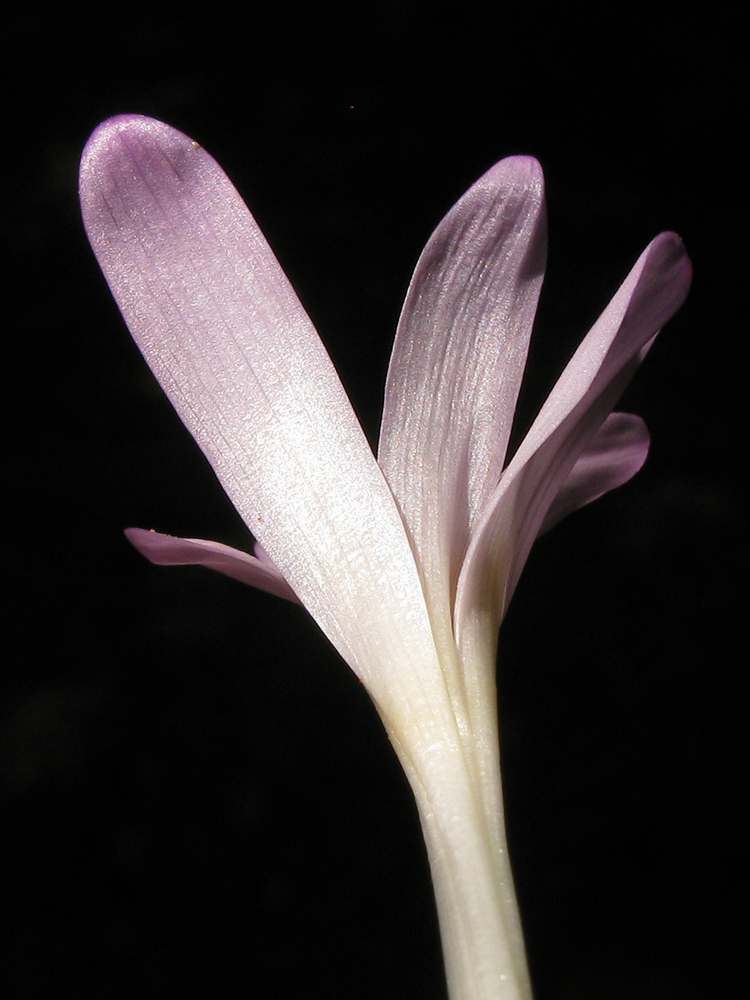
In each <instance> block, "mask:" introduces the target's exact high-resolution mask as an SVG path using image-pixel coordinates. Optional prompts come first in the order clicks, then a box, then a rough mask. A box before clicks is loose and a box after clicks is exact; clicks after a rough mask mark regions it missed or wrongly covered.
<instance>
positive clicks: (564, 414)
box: [456, 233, 691, 662]
mask: <svg viewBox="0 0 750 1000" xmlns="http://www.w3.org/2000/svg"><path fill="white" fill-rule="evenodd" d="M690 278H691V267H690V261H689V260H688V257H687V254H686V253H685V248H684V247H683V245H682V242H681V240H680V239H679V237H677V236H675V234H674V233H662V234H661V236H657V238H656V239H655V240H653V242H652V243H651V244H649V246H648V247H647V248H646V250H645V251H644V252H643V254H641V256H640V258H639V259H638V261H637V263H636V264H635V266H634V267H633V269H632V271H631V272H630V274H629V275H628V277H627V278H626V279H625V281H624V282H623V284H622V286H621V287H620V289H619V291H618V292H617V294H616V295H615V296H614V298H613V299H612V301H611V302H610V304H609V305H608V306H607V308H606V309H605V311H604V312H603V313H602V315H601V316H600V318H599V319H598V320H597V322H596V323H595V324H594V326H593V328H592V329H591V331H590V332H589V334H588V335H587V336H586V338H585V339H584V340H583V342H582V343H581V345H580V347H579V348H578V350H577V351H576V353H575V355H574V356H573V358H572V359H571V361H570V362H569V364H568V366H567V367H566V369H565V371H564V372H563V374H562V375H561V376H560V378H559V380H558V382H557V384H556V386H555V388H554V389H553V391H552V392H551V394H550V396H549V398H548V399H547V402H546V403H545V404H544V406H543V407H542V410H541V412H540V413H539V416H538V417H537V419H536V420H535V421H534V424H533V425H532V427H531V429H530V430H529V433H528V434H527V435H526V437H525V438H524V440H523V442H522V443H521V446H520V447H519V449H518V451H517V452H516V454H515V455H514V457H513V460H512V461H511V463H510V465H509V466H508V468H507V469H506V470H505V471H504V473H503V476H502V479H501V481H500V485H499V486H498V488H497V490H496V491H495V494H494V495H493V496H492V497H491V499H490V501H489V502H488V504H487V506H486V509H485V511H484V513H483V516H482V521H481V524H480V525H479V527H478V528H477V532H476V534H475V535H474V537H473V539H472V543H471V547H470V549H469V552H468V554H467V558H466V563H465V565H464V569H463V571H462V575H461V580H460V582H459V589H458V594H457V607H456V618H457V627H458V630H459V633H460V636H461V638H460V642H461V645H462V648H463V649H465V650H466V655H467V656H468V658H469V660H470V661H471V662H477V657H480V658H481V657H487V656H488V655H489V654H490V653H491V652H492V651H493V650H494V647H495V642H496V636H497V628H498V625H499V623H500V620H501V618H502V615H503V614H504V612H505V609H506V608H507V605H508V602H509V601H510V598H511V596H512V594H513V590H514V589H515V586H516V583H517V582H518V577H519V575H520V572H521V569H522V568H523V565H524V563H525V561H526V558H527V556H528V552H529V549H530V548H531V545H532V543H533V541H534V539H535V538H536V537H537V535H538V533H539V531H540V528H541V526H542V524H543V522H544V519H545V517H546V515H547V512H548V511H549V509H550V508H551V506H552V504H553V503H554V501H555V498H556V496H557V495H558V493H559V491H560V489H561V488H562V487H563V485H564V483H565V482H566V480H567V479H568V476H569V474H570V472H571V470H572V469H573V467H574V466H575V463H576V461H577V460H578V458H579V456H581V455H582V453H583V451H584V449H585V448H586V447H587V445H588V444H589V442H590V441H591V440H592V438H593V437H594V435H595V434H596V432H597V431H598V430H599V428H600V427H601V425H602V424H603V423H604V421H605V419H606V417H607V416H608V415H609V413H610V412H611V411H612V408H613V407H614V405H615V403H616V402H617V399H618V398H619V396H620V395H621V393H622V391H623V389H624V388H625V386H626V385H627V383H628V382H629V380H630V378H631V377H632V375H633V374H634V372H635V371H636V369H637V367H638V365H639V364H640V361H641V360H642V358H643V357H644V355H645V353H646V351H647V350H648V348H649V347H650V346H651V343H652V342H653V339H654V337H655V336H656V334H657V333H658V332H659V330H660V328H661V327H662V325H663V324H664V323H666V321H667V320H668V319H669V318H670V317H671V316H672V315H673V314H674V313H675V312H676V310H677V309H678V308H679V307H680V305H681V304H682V302H683V301H684V299H685V296H686V295H687V292H688V288H689V286H690ZM469 650H471V652H469Z"/></svg>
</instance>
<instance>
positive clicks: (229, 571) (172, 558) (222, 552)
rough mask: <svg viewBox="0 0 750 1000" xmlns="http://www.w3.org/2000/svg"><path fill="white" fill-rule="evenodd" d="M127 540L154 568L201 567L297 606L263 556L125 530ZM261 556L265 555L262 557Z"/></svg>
mask: <svg viewBox="0 0 750 1000" xmlns="http://www.w3.org/2000/svg"><path fill="white" fill-rule="evenodd" d="M125 534H126V535H127V537H128V540H129V541H130V542H131V543H132V544H133V545H134V546H135V547H136V548H137V549H138V551H139V552H140V553H142V554H143V555H144V556H146V558H147V559H150V560H151V562H152V563H155V564H156V565H157V566H205V567H206V568H207V569H213V570H216V571H217V572H218V573H223V574H224V575H225V576H231V577H232V578H233V579H234V580H239V581H240V582H241V583H249V584H250V585H251V586H253V587H258V588H259V589H260V590H265V591H267V592H268V593H269V594H275V595H276V596H277V597H285V598H286V599H287V600H288V601H294V602H295V603H297V604H298V603H299V601H298V600H297V596H296V594H295V593H294V591H293V590H292V588H291V587H290V586H289V584H288V583H287V582H286V580H285V579H284V577H283V576H282V575H281V573H280V572H279V571H278V569H276V567H275V566H274V565H273V563H271V561H270V560H269V559H268V557H267V556H265V558H262V557H260V556H251V555H249V554H248V553H247V552H240V551H239V550H238V549H233V548H231V547H230V546H229V545H222V544H221V542H207V541H204V540H203V539H200V538H175V537H174V536H173V535H162V534H161V533H160V532H158V531H144V529H143V528H128V529H127V530H126V531H125ZM264 555H265V554H264Z"/></svg>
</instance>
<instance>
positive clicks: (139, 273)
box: [80, 115, 450, 732]
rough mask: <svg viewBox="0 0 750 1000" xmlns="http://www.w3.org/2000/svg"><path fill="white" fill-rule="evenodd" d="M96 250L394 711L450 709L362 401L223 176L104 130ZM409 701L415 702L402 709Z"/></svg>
mask: <svg viewBox="0 0 750 1000" xmlns="http://www.w3.org/2000/svg"><path fill="white" fill-rule="evenodd" d="M80 186H81V203H82V209H83V216H84V222H85V225H86V230H87V232H88V236H89V240H90V242H91V244H92V246H93V248H94V251H95V253H96V255H97V257H98V259H99V263H100V265H101V267H102V270H103V271H104V274H105V276H106V278H107V281H108V282H109V285H110V288H111V289H112V292H113V294H114V296H115V299H116V300H117V302H118V304H119V306H120V309H121V311H122V313H123V316H124V318H125V320H126V322H127V324H128V326H129V328H130V331H131V333H132V334H133V336H134V338H135V340H136V342H137V343H138V346H139V348H140V350H141V352H142V353H143V355H144V357H145V358H146V360H147V361H148V363H149V365H150V366H151V369H152V371H153V372H154V374H155V375H156V377H157V378H158V380H159V381H160V383H161V385H162V387H163V389H164V390H165V392H166V393H167V395H168V397H169V398H170V400H171V402H172V403H173V405H174V406H175V408H176V410H177V412H178V413H179V415H180V417H181V418H182V420H183V422H184V423H185V424H186V426H187V427H188V429H189V430H190V431H191V433H192V434H193V436H194V437H195V439H196V441H197V442H198V444H199V445H200V447H201V448H202V450H203V451H204V453H205V454H206V456H207V458H208V460H209V461H210V463H211V465H212V466H213V468H214V471H215V472H216V474H217V476H218V477H219V480H220V481H221V483H222V485H223V487H224V489H225V490H226V492H227V494H228V495H229V497H230V499H231V500H232V502H233V503H234V505H235V507H236V508H237V510H238V511H239V513H240V514H241V516H242V517H243V518H244V520H245V523H246V524H247V525H248V527H249V528H250V530H251V532H252V534H253V535H254V536H256V537H258V538H259V540H260V542H261V543H262V545H263V546H264V548H265V549H266V550H267V551H268V553H269V555H270V557H271V559H272V560H273V562H274V563H275V564H276V565H277V566H278V568H279V571H280V572H281V573H282V574H283V576H284V578H285V579H286V580H287V581H288V583H289V585H290V586H291V587H292V589H293V590H294V592H295V593H296V594H297V596H298V597H299V599H300V600H301V601H302V603H303V604H304V605H305V606H306V607H307V608H308V610H309V611H310V612H311V614H312V615H313V617H314V618H315V619H316V620H317V621H318V624H319V625H320V626H321V627H322V629H323V631H324V632H325V633H326V634H327V635H328V637H329V638H330V639H331V641H332V642H333V643H334V645H335V646H336V647H337V648H338V649H339V651H340V652H341V654H342V655H343V657H344V659H345V660H347V662H348V663H349V665H350V666H351V667H352V669H354V670H355V672H357V673H358V675H359V676H360V678H361V679H362V680H363V681H365V683H367V685H368V688H369V690H370V693H371V695H372V696H373V697H374V698H375V699H376V700H377V701H378V702H379V705H380V707H381V710H382V711H384V712H385V713H386V714H390V715H391V717H392V718H394V719H398V717H399V712H401V714H402V716H403V715H404V714H406V713H408V711H409V706H410V705H411V706H413V705H414V701H415V699H421V701H422V703H423V706H424V713H425V717H426V718H427V719H435V718H437V716H438V715H441V713H442V717H443V723H441V724H442V725H443V726H444V730H443V731H444V732H448V731H449V729H450V723H449V722H445V719H446V718H449V708H448V703H447V698H446V696H445V691H444V689H443V688H442V687H441V684H442V679H441V673H440V666H439V664H438V662H437V656H436V653H435V648H434V641H433V638H432V634H431V631H430V626H429V621H428V618H427V614H426V609H425V606H424V598H423V595H422V591H421V585H420V582H419V578H418V573H417V570H416V566H415V563H414V559H413V557H412V556H411V550H410V546H409V542H408V539H407V538H406V534H405V531H404V528H403V524H402V522H401V518H400V515H399V512H398V509H397V507H396V504H395V502H394V500H393V497H392V495H391V493H390V490H389V488H388V485H387V483H386V482H385V479H384V477H383V475H382V473H381V471H380V469H379V468H378V466H377V463H376V462H375V459H374V457H373V455H372V452H371V451H370V449H369V447H368V445H367V442H366V439H365V437H364V434H363V433H362V430H361V428H360V426H359V424H358V422H357V419H356V417H355V415H354V413H353V411H352V408H351V406H350V404H349V401H348V399H347V397H346V394H345V392H344V390H343V388H342V386H341V383H340V381H339V379H338V376H337V375H336V372H335V370H334V368H333V366H332V364H331V362H330V359H329V357H328V355H327V353H326V351H325V349H324V347H323V345H322V344H321V342H320V340H319V338H318V336H317V334H316V332H315V329H314V327H313V325H312V323H311V322H310V320H309V318H308V317H307V315H306V314H305V312H304V310H303V308H302V306H301V304H300V302H299V299H298V298H297V296H296V295H295V293H294V290H293V288H292V286H291V284H290V283H289V281H288V280H287V278H286V276H285V275H284V273H283V271H282V270H281V267H280V265H279V263H278V261H277V260H276V258H275V257H274V255H273V253H272V251H271V249H270V248H269V246H268V244H267V242H266V241H265V239H264V238H263V235H262V234H261V232H260V230H259V228H258V226H257V224H256V222H255V220H254V219H253V217H252V216H251V214H250V212H249V211H248V210H247V208H246V206H245V205H244V203H243V202H242V200H241V198H240V196H239V194H238V193H237V191H236V190H235V189H234V187H233V186H232V184H231V183H230V181H229V179H228V178H227V177H226V175H225V174H224V172H223V171H222V170H221V168H220V167H219V165H218V164H217V163H216V162H215V161H214V160H213V159H212V158H211V157H210V156H209V155H208V153H207V152H206V151H205V150H203V149H202V148H201V147H200V146H199V145H198V144H197V143H195V142H193V141H192V140H191V139H189V138H188V137H187V136H185V135H183V134H182V133H181V132H178V131H176V130H175V129H173V128H170V127H169V126H168V125H165V124H163V123H161V122H157V121H154V120H152V119H148V118H143V117H141V116H135V115H128V116H121V117H118V118H114V119H111V120H110V121H108V122H105V123H104V124H103V125H101V126H99V128H98V129H97V130H96V131H95V132H94V134H93V135H92V137H91V139H90V140H89V142H88V144H87V146H86V149H85V150H84V154H83V159H82V163H81V177H80ZM402 706H404V707H402Z"/></svg>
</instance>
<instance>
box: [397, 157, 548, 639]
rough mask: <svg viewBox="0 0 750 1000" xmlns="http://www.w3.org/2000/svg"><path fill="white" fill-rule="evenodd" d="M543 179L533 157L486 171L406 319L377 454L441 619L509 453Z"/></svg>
mask: <svg viewBox="0 0 750 1000" xmlns="http://www.w3.org/2000/svg"><path fill="white" fill-rule="evenodd" d="M543 188H544V185H543V178H542V171H541V167H540V166H539V164H538V163H537V161H536V160H534V159H533V158H531V157H526V156H514V157H510V158H508V159H506V160H502V161H501V162H500V163H498V164H496V165H495V166H494V167H492V169H491V170H489V171H488V172H487V173H486V174H485V175H484V176H483V177H482V178H480V180H479V181H477V183H476V184H474V186H473V187H472V188H470V190H469V191H467V193H466V194H465V195H464V196H463V197H462V198H461V199H460V201H459V202H458V203H457V204H456V205H455V206H454V207H453V208H452V209H451V211H450V212H449V213H448V215H447V216H446V217H445V219H443V221H442V222H441V223H440V225H439V226H438V228H437V229H436V230H435V232H434V233H433V235H432V237H431V238H430V240H429V242H428V243H427V246H426V247H425V249H424V252H423V253H422V255H421V257H420V259H419V262H418V263H417V267H416V270H415V272H414V277H413V278H412V282H411V285H410V287H409V292H408V294H407V297H406V302H405V304H404V308H403V312H402V314H401V319H400V322H399V327H398V332H397V335H396V342H395V346H394V349H393V357H392V359H391V365H390V369H389V372H388V380H387V385H386V394H385V409H384V415H383V425H382V431H381V439H380V450H379V456H378V457H379V461H380V464H381V466H382V468H383V470H384V472H385V474H386V477H387V479H388V482H389V483H390V485H391V488H392V489H393V491H394V494H395V496H396V498H397V500H398V502H399V505H400V507H401V510H402V511H403V513H404V516H405V520H406V522H407V524H408V526H409V530H410V532H411V536H412V540H413V543H414V546H415V549H416V551H417V555H418V559H419V561H420V566H421V569H422V572H423V577H424V580H425V585H426V589H427V591H428V601H429V603H430V604H431V605H432V606H433V609H434V614H435V617H436V618H437V619H440V620H445V619H447V620H450V607H451V605H452V591H453V588H454V587H455V583H456V580H457V578H458V572H459V569H460V566H461V562H462V560H463V556H464V554H465V551H466V547H467V546H468V543H469V536H470V530H471V525H472V524H473V523H474V521H475V520H476V518H477V516H478V514H479V512H480V511H481V509H482V507H483V504H484V502H485V500H486V499H487V497H488V496H489V494H490V493H491V492H492V490H493V489H494V488H495V487H496V486H497V483H498V480H499V478H500V474H501V471H502V468H503V463H504V460H505V451H506V448H507V443H508V438H509V435H510V431H511V426H512V423H513V416H514V413H515V406H516V399H517V396H518V390H519V387H520V384H521V379H522V376H523V370H524V366H525V364H526V356H527V352H528V343H529V337H530V335H531V328H532V324H533V321H534V313H535V311H536V306H537V300H538V297H539V291H540V288H541V283H542V278H543V272H544V261H545V250H546V236H545V225H544V191H543Z"/></svg>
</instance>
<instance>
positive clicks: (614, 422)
mask: <svg viewBox="0 0 750 1000" xmlns="http://www.w3.org/2000/svg"><path fill="white" fill-rule="evenodd" d="M648 446H649V433H648V430H647V428H646V425H645V423H644V422H643V421H642V420H641V418H640V417H636V416H634V414H632V413H611V414H610V415H609V416H608V417H607V419H606V420H605V421H604V423H603V424H602V426H601V427H600V428H599V430H598V431H597V432H596V434H595V435H594V437H593V438H592V439H591V440H590V441H589V443H588V444H587V445H586V447H585V448H584V450H583V452H582V453H581V454H580V456H579V457H578V459H577V461H576V463H575V465H574V466H573V468H572V469H571V470H570V472H569V473H568V478H567V479H566V480H565V482H564V483H563V484H562V486H561V487H560V491H559V493H558V494H557V496H556V497H555V499H554V500H553V501H552V506H551V507H550V509H549V510H548V511H547V515H546V517H545V518H544V521H543V523H542V527H541V529H540V531H539V534H540V535H541V534H543V533H544V532H545V531H549V529H550V528H552V527H553V526H554V525H555V524H557V523H558V521H562V519H563V518H564V517H567V516H568V514H572V513H573V511H574V510H578V509H579V508H580V507H583V506H585V505H586V504H587V503H591V501H592V500H596V499H597V498H598V497H600V496H602V495H603V494H604V493H608V492H609V490H613V489H615V487H616V486H622V484H623V483H626V482H627V481H628V480H629V479H631V478H632V477H633V476H634V475H635V474H636V472H638V471H639V469H640V468H641V467H642V465H643V463H644V462H645V461H646V456H647V455H648Z"/></svg>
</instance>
